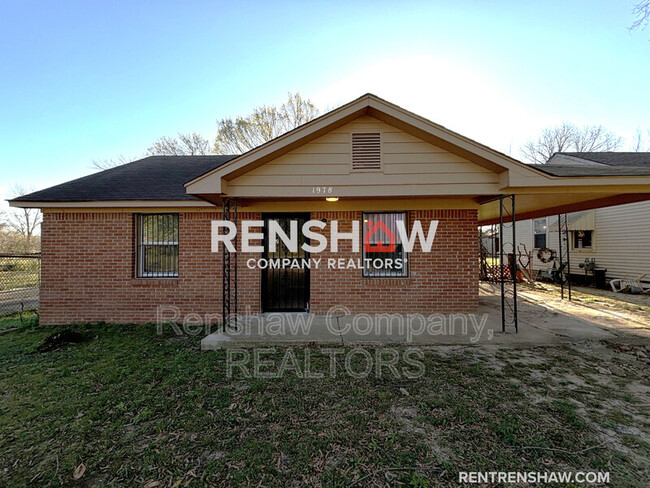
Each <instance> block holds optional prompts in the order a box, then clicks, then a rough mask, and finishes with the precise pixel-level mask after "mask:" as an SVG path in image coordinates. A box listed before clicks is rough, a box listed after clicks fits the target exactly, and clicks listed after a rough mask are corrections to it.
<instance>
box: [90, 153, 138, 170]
mask: <svg viewBox="0 0 650 488" xmlns="http://www.w3.org/2000/svg"><path fill="white" fill-rule="evenodd" d="M131 161H134V158H126V157H124V156H120V157H118V158H115V159H102V160H98V159H96V160H94V161H93V164H92V167H93V168H95V169H99V170H105V169H110V168H114V167H116V166H121V165H123V164H126V163H130V162H131Z"/></svg>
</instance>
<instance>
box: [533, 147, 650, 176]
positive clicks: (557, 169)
mask: <svg viewBox="0 0 650 488" xmlns="http://www.w3.org/2000/svg"><path fill="white" fill-rule="evenodd" d="M563 156H565V157H563ZM535 168H536V169H539V170H540V171H543V172H544V173H547V174H550V175H553V176H648V175H650V153H647V152H558V153H555V154H553V156H551V158H550V159H549V160H548V162H547V163H546V164H538V165H535Z"/></svg>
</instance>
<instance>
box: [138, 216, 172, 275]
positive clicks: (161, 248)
mask: <svg viewBox="0 0 650 488" xmlns="http://www.w3.org/2000/svg"><path fill="white" fill-rule="evenodd" d="M139 217H140V218H139V229H138V233H139V236H138V241H139V245H138V276H139V277H142V278H169V277H176V276H178V214H172V213H169V214H141V215H140V216H139Z"/></svg>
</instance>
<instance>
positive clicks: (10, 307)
mask: <svg viewBox="0 0 650 488" xmlns="http://www.w3.org/2000/svg"><path fill="white" fill-rule="evenodd" d="M40 284H41V255H40V254H0V316H3V315H10V314H14V313H18V312H22V311H27V310H37V309H38V294H39V289H40Z"/></svg>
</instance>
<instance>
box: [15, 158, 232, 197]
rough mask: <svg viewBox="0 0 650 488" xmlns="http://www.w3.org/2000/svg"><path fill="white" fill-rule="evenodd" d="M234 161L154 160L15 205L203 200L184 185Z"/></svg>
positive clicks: (68, 184) (88, 178)
mask: <svg viewBox="0 0 650 488" xmlns="http://www.w3.org/2000/svg"><path fill="white" fill-rule="evenodd" d="M234 157H235V156H230V155H228V156H225V155H224V156H222V155H214V156H212V155H210V156H150V157H147V158H144V159H140V160H138V161H133V162H132V163H128V164H124V165H121V166H117V167H115V168H111V169H107V170H105V171H100V172H99V173H95V174H92V175H89V176H84V177H83V178H78V179H76V180H72V181H68V182H66V183H62V184H60V185H56V186H53V187H51V188H47V189H45V190H41V191H37V192H34V193H30V194H29V195H24V196H21V197H18V198H15V199H13V200H12V202H94V201H121V200H157V201H158V200H181V201H182V200H199V199H198V198H196V197H195V196H193V195H188V194H187V192H186V191H185V187H184V186H183V185H184V184H185V183H186V182H188V181H190V180H192V179H194V178H196V177H198V176H200V175H202V174H204V173H205V172H207V171H210V170H212V169H214V168H217V167H219V166H221V165H222V164H224V163H226V162H228V161H229V160H231V159H232V158H234Z"/></svg>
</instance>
